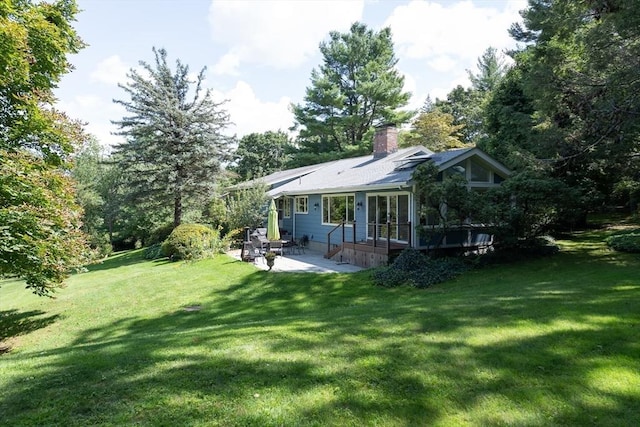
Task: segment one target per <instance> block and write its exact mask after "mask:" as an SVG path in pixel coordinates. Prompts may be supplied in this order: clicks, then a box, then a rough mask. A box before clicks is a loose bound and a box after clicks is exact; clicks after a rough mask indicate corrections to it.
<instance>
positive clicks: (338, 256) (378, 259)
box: [327, 240, 408, 268]
mask: <svg viewBox="0 0 640 427" xmlns="http://www.w3.org/2000/svg"><path fill="white" fill-rule="evenodd" d="M387 243H388V242H387V241H386V240H378V241H377V242H376V244H375V245H374V242H373V240H368V241H364V242H356V243H351V242H345V243H342V244H340V245H336V246H335V247H334V248H333V249H332V251H330V252H329V253H328V254H327V255H328V256H327V258H331V259H333V260H336V261H340V262H347V263H349V264H353V265H357V266H359V267H363V268H372V267H379V266H382V265H387V264H388V263H389V259H390V257H391V256H393V255H394V254H395V253H397V252H400V251H402V250H403V249H405V248H407V247H408V244H406V243H404V244H403V243H400V242H390V243H389V244H387Z"/></svg>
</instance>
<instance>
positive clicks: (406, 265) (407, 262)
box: [373, 249, 468, 288]
mask: <svg viewBox="0 0 640 427" xmlns="http://www.w3.org/2000/svg"><path fill="white" fill-rule="evenodd" d="M467 269H468V267H467V266H466V265H465V264H464V263H463V262H462V261H461V260H460V259H458V258H429V257H427V256H425V255H423V254H422V253H421V252H420V251H418V250H416V249H405V250H403V251H402V252H401V253H400V255H399V256H398V257H397V258H396V259H395V261H394V262H393V263H392V264H391V265H390V266H389V267H383V268H379V269H376V270H374V272H373V280H374V282H375V283H376V284H377V285H379V286H385V287H396V286H402V285H409V286H413V287H415V288H428V287H429V286H431V285H434V284H436V283H441V282H444V281H446V280H449V279H452V278H453V277H455V276H457V275H459V274H461V273H463V272H465V271H466V270H467Z"/></svg>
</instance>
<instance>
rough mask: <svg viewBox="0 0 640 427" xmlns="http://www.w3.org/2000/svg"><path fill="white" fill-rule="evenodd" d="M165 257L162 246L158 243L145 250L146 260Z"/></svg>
mask: <svg viewBox="0 0 640 427" xmlns="http://www.w3.org/2000/svg"><path fill="white" fill-rule="evenodd" d="M163 256H164V254H163V252H162V244H160V243H156V244H155V245H151V246H149V247H147V248H146V249H145V250H144V258H145V259H159V258H162V257H163Z"/></svg>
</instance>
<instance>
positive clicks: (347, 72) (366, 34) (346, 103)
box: [292, 23, 411, 155]
mask: <svg viewBox="0 0 640 427" xmlns="http://www.w3.org/2000/svg"><path fill="white" fill-rule="evenodd" d="M320 52H321V53H322V56H323V63H322V65H321V66H320V68H319V70H316V69H314V70H313V71H312V72H311V85H310V86H309V87H307V90H306V95H305V98H304V103H303V104H298V105H293V106H292V109H293V114H294V116H295V121H296V125H295V128H297V129H299V130H300V140H299V141H298V142H299V145H300V147H301V151H303V152H317V154H320V153H326V152H338V153H342V155H344V154H349V152H350V151H354V152H357V153H358V154H361V153H363V152H369V151H370V150H371V138H370V136H372V135H373V126H375V125H377V124H381V123H395V124H398V125H399V124H402V123H405V122H407V121H408V120H409V119H410V117H411V114H410V113H408V112H404V111H401V110H400V109H401V108H402V107H405V106H406V105H407V103H408V101H409V97H410V94H409V93H406V92H403V90H402V89H403V84H404V77H402V76H401V75H400V73H399V72H398V70H397V69H396V68H395V65H396V63H397V61H398V60H397V59H396V56H395V53H394V50H393V41H392V39H391V30H390V29H389V28H384V29H382V30H381V31H379V32H374V31H373V30H371V29H368V28H367V26H366V25H364V24H362V23H354V24H353V25H352V26H351V29H350V31H349V32H348V33H340V32H335V31H334V32H331V33H330V34H329V41H327V42H323V43H321V44H320ZM319 147H320V148H319Z"/></svg>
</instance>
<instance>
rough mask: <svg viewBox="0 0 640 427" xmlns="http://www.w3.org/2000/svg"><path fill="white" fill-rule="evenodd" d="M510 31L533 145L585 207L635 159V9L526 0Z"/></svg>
mask: <svg viewBox="0 0 640 427" xmlns="http://www.w3.org/2000/svg"><path fill="white" fill-rule="evenodd" d="M523 18H524V24H523V25H514V26H513V27H512V29H511V34H512V35H513V36H514V37H515V39H516V40H518V41H520V42H525V43H527V45H526V46H525V47H524V48H523V49H522V50H521V51H519V52H517V54H516V56H515V58H516V61H517V64H518V66H519V67H521V68H522V69H523V70H526V73H524V72H523V73H522V75H521V78H522V81H521V88H522V91H523V93H524V94H525V95H526V96H527V97H528V98H530V99H531V100H533V105H534V107H535V116H536V120H537V124H536V131H537V136H536V138H535V141H534V143H535V145H536V146H537V147H538V148H537V151H538V152H537V153H536V155H537V156H541V157H542V158H543V159H544V160H545V161H546V162H547V163H549V164H550V166H551V168H552V173H553V175H554V176H556V177H558V178H560V179H562V180H563V181H564V182H565V183H566V184H567V185H569V186H571V187H573V188H576V189H578V190H579V191H580V195H581V199H582V201H583V202H584V206H585V208H587V209H597V208H598V207H599V206H604V205H606V204H607V203H610V200H611V197H610V196H611V195H612V194H614V189H615V186H616V183H617V182H620V181H622V180H625V179H630V180H632V181H636V180H638V173H639V171H640V165H639V164H638V163H639V162H638V159H639V153H640V138H639V136H640V121H639V120H638V111H640V67H639V66H638V58H639V57H640V9H639V8H638V6H637V2H635V1H629V0H612V1H595V0H588V1H579V2H576V1H570V0H558V1H554V2H548V1H542V0H532V1H530V3H529V7H528V8H527V9H526V10H525V11H524V12H523Z"/></svg>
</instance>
